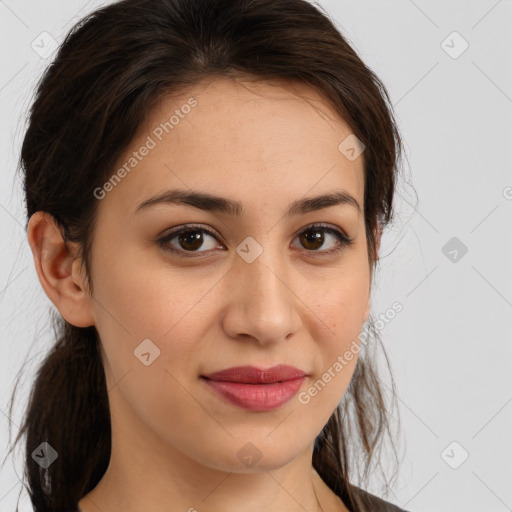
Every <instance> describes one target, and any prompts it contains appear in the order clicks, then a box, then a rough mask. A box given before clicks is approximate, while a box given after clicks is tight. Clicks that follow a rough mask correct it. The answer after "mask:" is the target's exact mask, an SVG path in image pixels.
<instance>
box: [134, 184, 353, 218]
mask: <svg viewBox="0 0 512 512" xmlns="http://www.w3.org/2000/svg"><path fill="white" fill-rule="evenodd" d="M161 203H164V204H179V205H186V206H193V207H195V208H199V209H201V210H206V211H213V212H219V213H226V214H228V215H236V216H240V215H241V214H242V210H243V206H242V203H240V202H239V201H234V200H232V199H226V198H224V197H220V196H215V195H212V194H208V193H205V192H200V191H197V190H180V189H176V190H167V191H165V192H162V193H160V194H157V195H155V196H152V197H150V198H149V199H146V200H145V201H143V202H142V203H140V204H139V205H138V206H137V208H136V209H135V212H134V213H138V212H139V211H141V210H146V209H148V208H151V207H152V206H155V205H157V204H161ZM336 205H349V206H352V207H354V208H355V209H356V210H357V211H358V212H359V213H362V210H361V207H360V205H359V203H358V202H357V200H356V199H355V198H354V197H353V196H351V195H350V194H349V193H348V192H347V191H346V190H342V189H341V190H334V191H332V192H330V193H327V194H322V195H319V196H315V197H306V198H301V199H297V200H295V201H293V202H292V203H291V204H290V206H289V208H288V211H287V212H286V216H287V217H291V216H293V215H303V214H306V213H309V212H313V211H316V210H321V209H323V208H329V207H330V206H336Z"/></svg>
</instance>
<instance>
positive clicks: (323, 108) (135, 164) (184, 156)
mask: <svg viewBox="0 0 512 512" xmlns="http://www.w3.org/2000/svg"><path fill="white" fill-rule="evenodd" d="M351 133H352V130H351V128H350V126H349V125H348V124H347V123H346V122H344V121H343V120H342V119H341V118H340V116H339V115H338V114H337V113H336V112H335V111H334V110H333V109H332V107H331V106H330V105H329V103H328V102H327V101H326V100H325V99H324V98H323V97H322V96H321V95H320V94H319V93H318V92H317V91H316V90H314V89H312V88H310V87H308V86H306V85H304V84H300V83H291V82H283V81H273V82H261V81H259V82H241V81H235V80H233V79H231V78H224V77H222V78H216V79H212V80H209V81H207V82H203V83H201V84H198V85H196V86H194V87H191V88H188V89H187V90H186V91H182V92H181V93H179V94H173V95H172V96H171V95H169V96H164V97H163V98H162V99H161V100H160V101H159V103H158V104H157V105H156V106H155V107H154V108H153V110H152V111H151V112H149V114H148V116H147V118H146V121H145V122H144V123H143V125H142V126H141V127H140V129H139V131H138V133H137V135H136V137H135V138H134V140H133V141H132V143H131V144H130V146H129V148H128V149H127V150H126V151H125V152H124V153H123V155H122V156H121V158H120V159H118V161H117V162H116V165H115V166H114V169H113V170H112V175H115V174H116V172H117V171H119V170H120V169H124V170H125V172H122V173H121V174H122V175H123V177H122V179H121V180H118V179H116V180H115V181H116V184H115V186H113V187H110V191H109V192H108V193H107V194H106V197H105V199H106V200H104V201H101V203H103V204H102V207H104V205H105V204H106V203H107V202H108V203H114V204H115V206H116V210H117V211H122V212H123V215H126V214H128V213H131V212H133V211H134V210H135V208H136V206H137V204H139V203H140V202H141V201H142V200H143V199H144V198H146V197H148V196H151V195H155V194H158V193H161V192H163V191H165V190H167V189H171V188H180V189H184V188H185V189H186V188H192V189H195V190H202V191H205V192H210V193H215V194H216V195H223V196H225V197H229V198H233V199H236V200H238V201H241V202H242V203H244V204H245V203H247V206H248V207H249V206H250V205H252V207H253V208H254V207H256V206H257V205H258V204H259V205H262V204H265V205H267V206H268V205H269V204H270V203H279V202H281V201H284V202H286V204H288V203H290V202H291V201H293V200H295V199H297V198H298V197H301V196H305V195H317V194H320V193H322V192H325V191H328V190H331V189H333V188H337V189H339V188H343V189H344V190H347V192H349V193H350V194H351V195H353V196H354V197H356V199H357V201H358V202H359V204H360V205H361V207H363V195H364V171H363V156H364V154H362V155H361V156H360V157H358V158H357V159H355V160H352V161H351V160H349V159H347V158H346V156H344V154H343V153H342V152H341V151H340V149H339V145H340V143H342V141H343V140H344V139H346V138H347V137H348V136H350V135H351ZM117 174H119V173H118V172H117ZM221 192H222V193H221ZM244 210H245V206H244Z"/></svg>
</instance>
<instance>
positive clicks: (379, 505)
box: [324, 486, 408, 512]
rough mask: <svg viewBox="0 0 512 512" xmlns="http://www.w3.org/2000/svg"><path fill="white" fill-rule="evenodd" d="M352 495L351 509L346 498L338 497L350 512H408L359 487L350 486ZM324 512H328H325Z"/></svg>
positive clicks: (344, 496) (345, 496) (343, 496)
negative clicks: (353, 503)
mask: <svg viewBox="0 0 512 512" xmlns="http://www.w3.org/2000/svg"><path fill="white" fill-rule="evenodd" d="M352 493H353V495H354V496H355V499H356V502H357V504H356V506H354V507H351V504H350V500H349V499H348V496H347V495H345V494H343V495H342V496H340V498H341V500H342V501H343V503H344V504H345V506H346V507H347V508H348V509H349V510H350V512H408V511H407V510H405V509H403V508H400V507H397V506H396V505H393V504H392V503H390V502H389V501H385V500H383V499H381V498H379V497H377V496H375V495H373V494H370V493H369V492H367V491H364V490H363V489H360V488H359V487H354V486H352ZM324 512H329V511H328V510H325V511H324Z"/></svg>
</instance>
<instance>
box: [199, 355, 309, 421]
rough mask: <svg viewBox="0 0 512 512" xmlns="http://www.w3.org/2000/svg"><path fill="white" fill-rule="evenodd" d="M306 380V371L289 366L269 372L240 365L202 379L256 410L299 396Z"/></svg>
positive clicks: (233, 400)
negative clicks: (299, 391) (298, 393)
mask: <svg viewBox="0 0 512 512" xmlns="http://www.w3.org/2000/svg"><path fill="white" fill-rule="evenodd" d="M306 377H307V374H306V373H305V372H303V371H302V370H299V369H297V368H294V367H293V366H288V365H277V366H274V367H273V368H268V369H266V370H261V369H259V368H255V367H254V366H238V367H234V368H228V369H226V370H222V371H220V372H215V373H211V374H208V375H202V376H201V378H202V379H203V380H204V382H205V383H206V384H208V386H209V387H210V388H211V389H212V390H213V391H215V392H216V393H218V394H219V395H220V396H221V397H222V398H224V399H225V400H227V401H228V402H229V403H231V404H234V405H237V406H239V407H243V408H245V409H250V410H253V411H267V410H271V409H276V408H277V407H280V406H281V405H283V404H284V403H286V402H287V401H288V400H290V399H291V398H292V397H293V396H294V395H295V394H297V392H298V390H299V389H300V387H301V386H302V384H303V382H304V380H305V378H306Z"/></svg>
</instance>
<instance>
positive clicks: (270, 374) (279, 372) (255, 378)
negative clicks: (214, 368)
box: [202, 364, 307, 384]
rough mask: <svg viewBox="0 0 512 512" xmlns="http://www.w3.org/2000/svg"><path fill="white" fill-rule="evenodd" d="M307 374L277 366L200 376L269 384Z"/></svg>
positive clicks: (238, 367)
mask: <svg viewBox="0 0 512 512" xmlns="http://www.w3.org/2000/svg"><path fill="white" fill-rule="evenodd" d="M306 375H307V374H306V373H305V372H303V371H302V370H299V369H298V368H294V367H293V366H288V365H286V364H279V365H277V366H273V367H272V368H267V369H260V368H256V367H255V366H236V367H233V368H227V369H225V370H221V371H219V372H215V373H210V374H207V375H202V377H206V378H207V379H210V380H217V381H227V382H242V383H245V384H271V383H273V382H280V381H285V380H291V379H298V378H300V377H305V376H306Z"/></svg>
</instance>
